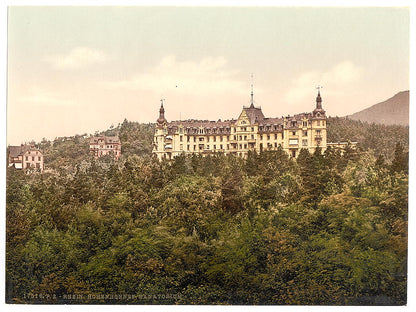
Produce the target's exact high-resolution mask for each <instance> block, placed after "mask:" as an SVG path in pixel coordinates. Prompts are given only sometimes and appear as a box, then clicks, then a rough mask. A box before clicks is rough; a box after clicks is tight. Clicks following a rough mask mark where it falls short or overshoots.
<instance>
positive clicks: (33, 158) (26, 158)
mask: <svg viewBox="0 0 416 312" xmlns="http://www.w3.org/2000/svg"><path fill="white" fill-rule="evenodd" d="M29 157H32V161H35V156H25V160H26V161H29ZM41 160H42V156H38V161H41Z"/></svg>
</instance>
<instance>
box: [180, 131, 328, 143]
mask: <svg viewBox="0 0 416 312" xmlns="http://www.w3.org/2000/svg"><path fill="white" fill-rule="evenodd" d="M315 131H316V135H321V130H315ZM291 135H292V136H296V135H298V132H297V131H291ZM302 135H303V136H308V131H307V130H304V131H302ZM226 138H227V141H229V139H230V136H227V137H226ZM259 138H260V140H263V134H260V136H259ZM284 138H285V136H284V132H282V139H284ZM233 139H234V140H235V141H236V140H240V141H243V140H244V141H246V140H247V139H250V140H255V135H254V134H251V135H250V136H248V135H239V136H238V135H234V136H233ZM264 139H267V140H270V139H271V135H270V134H267V135H265V137H264ZM274 139H275V140H277V139H278V135H277V133H275V134H274ZM179 141H180V142H183V136H182V135H181V136H179ZM190 141H191V137H190V136H187V142H190ZM199 141H200V142H202V141H204V137H200V138H199ZM206 141H207V142H209V141H210V137H209V136H207V137H206ZM212 141H213V142H217V137H216V136H213V137H212ZM219 141H220V142H223V137H222V136H220V137H219ZM193 142H196V137H195V136H194V137H193Z"/></svg>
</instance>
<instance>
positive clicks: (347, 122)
mask: <svg viewBox="0 0 416 312" xmlns="http://www.w3.org/2000/svg"><path fill="white" fill-rule="evenodd" d="M327 134H328V142H342V141H344V142H345V141H348V140H350V141H351V142H358V146H359V147H360V149H361V150H364V151H369V150H372V151H373V152H374V154H375V155H376V156H377V157H378V156H380V155H382V156H383V157H384V158H385V159H386V160H388V161H391V160H392V159H393V157H394V149H395V147H396V143H397V142H399V143H400V144H401V145H402V146H403V147H404V149H405V150H408V149H409V127H408V126H399V125H383V124H375V123H368V122H362V121H359V120H351V119H348V118H343V117H329V118H328V128H327Z"/></svg>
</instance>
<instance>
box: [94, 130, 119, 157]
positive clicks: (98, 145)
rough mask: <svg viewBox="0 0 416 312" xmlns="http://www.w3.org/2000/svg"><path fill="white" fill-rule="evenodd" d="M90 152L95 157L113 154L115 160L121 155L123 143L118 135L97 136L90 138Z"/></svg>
mask: <svg viewBox="0 0 416 312" xmlns="http://www.w3.org/2000/svg"><path fill="white" fill-rule="evenodd" d="M90 153H91V154H92V155H93V156H94V158H96V159H97V158H99V157H102V156H105V155H111V156H113V157H114V159H115V160H118V159H119V158H120V156H121V143H120V139H119V138H118V136H104V135H102V136H96V137H92V138H91V139H90Z"/></svg>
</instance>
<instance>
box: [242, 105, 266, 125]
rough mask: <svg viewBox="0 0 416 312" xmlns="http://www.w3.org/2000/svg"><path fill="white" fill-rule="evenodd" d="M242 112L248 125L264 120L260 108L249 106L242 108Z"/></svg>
mask: <svg viewBox="0 0 416 312" xmlns="http://www.w3.org/2000/svg"><path fill="white" fill-rule="evenodd" d="M243 111H244V112H245V113H246V115H247V117H248V120H249V121H250V124H255V123H256V122H260V121H261V120H263V119H264V115H263V112H262V111H261V108H260V107H254V105H250V107H243Z"/></svg>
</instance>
